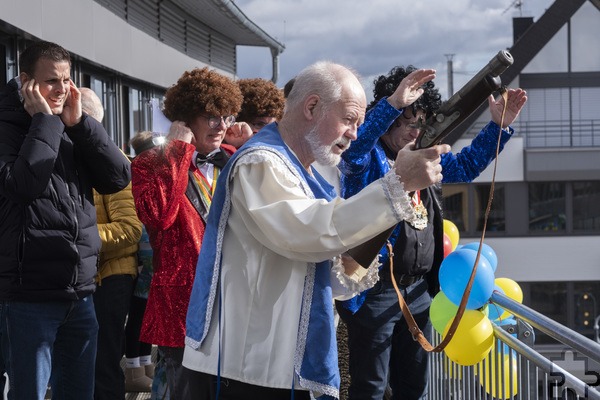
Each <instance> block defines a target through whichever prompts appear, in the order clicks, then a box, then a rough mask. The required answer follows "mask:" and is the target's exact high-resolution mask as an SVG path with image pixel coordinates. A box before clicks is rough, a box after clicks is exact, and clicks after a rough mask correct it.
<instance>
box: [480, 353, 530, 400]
mask: <svg viewBox="0 0 600 400" xmlns="http://www.w3.org/2000/svg"><path fill="white" fill-rule="evenodd" d="M500 361H502V362H500ZM474 370H475V375H476V376H477V378H478V380H479V384H480V385H481V387H483V388H484V389H485V392H486V393H488V394H490V395H492V397H493V398H495V399H512V398H513V397H514V396H515V395H516V394H517V392H518V390H519V372H518V368H517V358H516V357H514V356H511V355H510V354H500V353H499V352H498V351H497V349H496V346H494V349H493V350H492V351H491V352H490V354H488V355H487V357H486V358H485V360H483V361H482V362H480V363H479V364H477V367H476V368H474Z"/></svg>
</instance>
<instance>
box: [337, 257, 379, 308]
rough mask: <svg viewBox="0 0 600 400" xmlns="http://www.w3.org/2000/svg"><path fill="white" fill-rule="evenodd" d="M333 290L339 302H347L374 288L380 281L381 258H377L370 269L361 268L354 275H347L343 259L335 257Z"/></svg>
mask: <svg viewBox="0 0 600 400" xmlns="http://www.w3.org/2000/svg"><path fill="white" fill-rule="evenodd" d="M332 261H333V262H332V266H331V275H332V276H333V277H335V278H334V279H332V282H331V288H332V291H333V295H334V297H335V298H336V299H337V300H347V299H349V298H352V297H354V296H356V295H357V294H359V293H360V292H364V291H365V290H367V289H370V288H372V287H373V286H375V284H376V283H377V282H378V281H379V267H380V266H381V263H380V262H379V257H375V259H374V260H373V262H372V263H371V265H369V268H367V269H365V268H362V267H359V268H358V269H357V270H356V272H354V273H353V274H352V275H347V274H346V270H345V269H344V265H343V264H342V258H341V257H335V258H334V259H333V260H332Z"/></svg>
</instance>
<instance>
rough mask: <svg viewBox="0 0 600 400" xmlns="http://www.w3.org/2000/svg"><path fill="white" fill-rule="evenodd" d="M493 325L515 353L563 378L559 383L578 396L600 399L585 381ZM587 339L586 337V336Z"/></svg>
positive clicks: (591, 399)
mask: <svg viewBox="0 0 600 400" xmlns="http://www.w3.org/2000/svg"><path fill="white" fill-rule="evenodd" d="M493 327H494V335H495V336H496V338H498V339H500V340H502V341H503V342H504V343H506V344H508V345H509V346H510V347H511V348H512V349H514V350H515V351H516V352H517V353H519V354H521V355H522V356H523V357H525V358H527V359H528V360H529V361H531V362H533V363H534V364H535V365H537V366H538V367H539V368H541V369H542V370H544V371H546V372H548V373H550V377H551V378H553V379H554V380H558V379H561V378H562V379H563V381H562V382H561V384H563V385H566V386H568V387H570V388H572V389H573V390H575V391H576V392H577V394H579V395H580V396H584V398H586V399H590V400H600V392H598V391H596V390H595V389H593V388H591V387H590V386H589V385H588V384H587V383H585V382H584V381H582V380H581V379H579V378H577V377H575V376H574V375H572V374H571V373H570V372H568V371H566V370H565V369H563V368H562V367H560V366H559V365H557V364H555V363H553V362H552V361H550V360H548V359H547V358H546V357H544V356H543V355H541V354H540V353H538V352H537V351H535V350H533V349H532V348H530V347H529V346H527V345H526V344H525V343H523V342H521V341H520V340H518V339H516V338H514V337H513V336H511V335H510V334H509V333H507V332H506V331H505V330H504V329H502V328H501V327H499V326H498V325H496V324H493ZM586 339H587V338H586Z"/></svg>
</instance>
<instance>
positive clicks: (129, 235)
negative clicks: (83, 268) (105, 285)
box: [94, 183, 142, 285]
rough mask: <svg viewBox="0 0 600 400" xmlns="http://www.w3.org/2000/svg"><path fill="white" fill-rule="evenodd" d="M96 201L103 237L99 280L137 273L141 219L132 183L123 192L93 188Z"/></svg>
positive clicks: (100, 281)
mask: <svg viewBox="0 0 600 400" xmlns="http://www.w3.org/2000/svg"><path fill="white" fill-rule="evenodd" d="M94 203H95V205H96V218H97V220H98V232H99V233H100V240H101V241H102V248H101V250H100V256H99V258H98V265H99V268H98V275H97V276H96V281H97V282H98V284H99V285H101V284H102V279H104V278H106V277H108V276H111V275H117V274H120V275H125V274H129V275H134V276H135V275H137V272H138V259H137V251H138V243H139V241H140V238H141V236H142V223H141V222H140V220H139V219H138V217H137V213H136V211H135V205H134V202H133V195H132V193H131V183H130V184H129V185H127V187H126V188H125V189H123V190H121V191H120V192H117V193H114V194H109V195H101V194H99V193H98V192H96V191H95V190H94Z"/></svg>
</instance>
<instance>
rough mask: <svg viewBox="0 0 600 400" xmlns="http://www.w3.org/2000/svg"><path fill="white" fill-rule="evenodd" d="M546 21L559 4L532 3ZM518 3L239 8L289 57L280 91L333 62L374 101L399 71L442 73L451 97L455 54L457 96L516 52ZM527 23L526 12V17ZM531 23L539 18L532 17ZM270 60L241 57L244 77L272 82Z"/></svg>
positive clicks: (243, 52)
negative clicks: (316, 65) (379, 83)
mask: <svg viewBox="0 0 600 400" xmlns="http://www.w3.org/2000/svg"><path fill="white" fill-rule="evenodd" d="M524 3H525V7H527V8H531V7H532V6H533V7H534V8H535V9H536V10H537V12H538V14H537V15H535V17H536V18H539V16H540V15H541V13H542V12H543V8H545V7H548V6H549V5H550V4H551V3H552V0H525V1H524ZM513 4H514V3H513V2H512V0H500V1H490V0H455V1H452V2H449V1H446V0H426V1H413V2H408V1H398V0H371V1H369V2H363V1H352V0H350V1H348V0H346V1H342V0H237V1H236V5H237V6H238V7H239V8H240V9H241V10H242V11H243V12H244V13H245V14H246V15H247V16H248V17H249V18H250V19H251V20H252V21H254V22H255V23H256V24H257V25H258V26H260V27H261V28H262V29H263V30H265V32H267V33H269V35H271V36H273V37H275V38H276V39H277V40H279V41H280V42H282V43H283V44H284V45H285V46H286V49H285V51H284V52H283V53H282V54H281V55H280V68H279V79H278V82H277V83H278V85H279V86H283V85H284V84H285V82H287V80H289V79H290V78H292V77H293V76H294V75H295V74H296V73H298V72H299V71H300V70H301V69H302V68H304V67H306V66H307V65H310V64H311V63H313V62H315V61H318V60H322V59H327V60H331V61H335V62H339V63H342V64H345V65H348V66H350V67H352V68H354V69H355V70H356V71H357V72H358V73H359V74H360V75H361V76H362V78H363V84H365V86H367V87H366V90H367V93H369V92H370V87H369V85H370V82H372V80H373V78H374V77H376V76H378V75H380V74H385V73H387V72H388V71H389V70H390V69H391V68H392V67H393V66H395V65H408V64H413V65H415V66H417V67H427V68H435V69H436V70H437V78H436V80H435V82H436V86H438V87H439V89H440V92H441V93H442V95H443V96H444V97H446V94H447V81H448V79H447V57H446V55H447V54H453V57H452V59H453V69H454V71H455V74H454V79H453V80H454V90H455V91H456V90H458V89H459V88H460V87H461V86H462V85H464V84H465V83H466V82H467V81H468V80H469V79H470V78H471V77H472V76H473V75H474V74H475V73H476V72H477V71H479V69H481V68H482V67H483V66H484V65H485V64H486V63H487V62H488V61H489V60H490V59H491V58H492V57H493V56H494V55H495V54H496V53H497V52H498V51H499V50H503V49H506V48H508V47H510V46H511V45H512V17H513V16H515V15H518V13H517V14H515V13H516V12H517V10H516V9H514V8H513V7H512V5H513ZM522 12H523V15H526V14H525V13H526V12H527V11H526V9H523V10H522ZM529 15H531V16H533V14H532V13H531V12H529ZM271 73H272V68H271V60H270V52H269V51H268V50H266V49H263V51H262V52H261V50H260V49H258V48H247V47H240V48H239V49H238V75H239V76H240V77H242V78H246V77H257V76H259V77H263V78H271Z"/></svg>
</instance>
